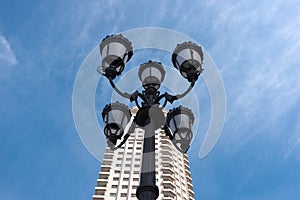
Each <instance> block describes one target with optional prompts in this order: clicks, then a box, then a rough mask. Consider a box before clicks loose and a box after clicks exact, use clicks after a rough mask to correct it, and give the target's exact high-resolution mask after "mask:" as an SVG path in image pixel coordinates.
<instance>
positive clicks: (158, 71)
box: [139, 61, 166, 89]
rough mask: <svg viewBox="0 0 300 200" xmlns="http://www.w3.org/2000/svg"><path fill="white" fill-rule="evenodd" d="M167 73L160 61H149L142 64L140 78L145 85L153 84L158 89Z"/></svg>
mask: <svg viewBox="0 0 300 200" xmlns="http://www.w3.org/2000/svg"><path fill="white" fill-rule="evenodd" d="M165 73H166V72H165V70H164V68H163V66H162V64H161V63H160V62H153V61H148V62H146V63H144V64H142V65H141V66H140V69H139V78H140V80H141V81H142V84H143V87H145V88H147V87H149V86H151V87H155V88H156V89H158V88H159V87H160V84H161V83H162V82H163V80H164V78H165Z"/></svg>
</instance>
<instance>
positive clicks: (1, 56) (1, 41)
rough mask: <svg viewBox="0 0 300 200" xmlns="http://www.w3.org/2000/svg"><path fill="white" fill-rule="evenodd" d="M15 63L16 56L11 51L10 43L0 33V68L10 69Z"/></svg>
mask: <svg viewBox="0 0 300 200" xmlns="http://www.w3.org/2000/svg"><path fill="white" fill-rule="evenodd" d="M17 63H18V61H17V58H16V55H15V53H14V52H13V51H12V49H11V46H10V43H9V42H8V41H7V40H6V38H5V37H4V36H3V35H2V33H0V66H4V67H5V66H6V67H11V66H13V65H16V64H17Z"/></svg>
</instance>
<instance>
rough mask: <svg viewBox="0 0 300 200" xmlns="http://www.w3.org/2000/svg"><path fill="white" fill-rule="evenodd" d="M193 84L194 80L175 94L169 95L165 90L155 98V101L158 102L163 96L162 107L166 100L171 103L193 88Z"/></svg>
mask: <svg viewBox="0 0 300 200" xmlns="http://www.w3.org/2000/svg"><path fill="white" fill-rule="evenodd" d="M194 85H195V81H192V82H191V84H190V86H189V87H188V88H187V89H186V90H185V91H184V92H183V93H181V94H177V95H171V94H168V93H167V92H165V93H164V94H162V95H160V96H159V97H158V98H157V99H156V101H155V103H159V101H160V100H161V99H163V98H165V102H164V104H163V107H165V106H166V104H167V102H170V103H171V104H172V103H173V102H174V101H175V100H178V99H181V98H182V97H184V96H186V95H187V94H188V93H189V92H190V91H191V90H192V89H193V87H194Z"/></svg>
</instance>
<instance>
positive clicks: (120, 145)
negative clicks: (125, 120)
mask: <svg viewBox="0 0 300 200" xmlns="http://www.w3.org/2000/svg"><path fill="white" fill-rule="evenodd" d="M133 119H134V118H133V117H132V118H131V120H130V121H129V123H131V124H130V127H129V128H128V129H127V131H126V133H125V135H124V136H123V140H122V142H121V143H120V144H118V145H117V146H114V145H113V144H112V143H110V145H108V146H109V147H110V149H111V150H113V151H114V150H116V149H119V148H121V147H122V146H123V144H125V143H126V141H127V139H128V138H129V136H130V133H132V132H133V131H134V129H135V127H136V123H135V122H134V121H133ZM125 130H126V128H125ZM107 141H108V142H110V141H109V140H107Z"/></svg>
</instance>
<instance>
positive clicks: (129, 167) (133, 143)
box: [93, 128, 194, 200]
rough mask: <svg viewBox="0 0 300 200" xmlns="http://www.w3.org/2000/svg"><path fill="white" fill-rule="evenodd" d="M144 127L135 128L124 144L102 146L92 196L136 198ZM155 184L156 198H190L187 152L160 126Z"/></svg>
mask: <svg viewBox="0 0 300 200" xmlns="http://www.w3.org/2000/svg"><path fill="white" fill-rule="evenodd" d="M143 136H144V130H143V129H141V128H136V129H135V130H134V133H132V134H131V135H130V137H129V138H128V140H127V142H126V143H125V144H124V148H120V149H117V150H114V151H113V150H110V149H109V147H107V148H106V152H105V155H104V158H103V162H102V166H101V170H100V172H99V178H98V179H97V186H96V187H95V194H94V195H93V200H136V199H137V197H136V196H135V194H136V188H137V187H138V185H139V178H140V168H141V164H142V153H143ZM155 165H156V166H155V168H156V170H155V171H156V184H157V186H158V188H159V197H158V199H159V200H174V199H176V200H193V199H194V192H193V185H192V179H191V173H190V167H189V161H188V157H187V154H182V153H180V152H179V151H178V150H177V149H176V148H175V147H174V145H173V143H172V141H170V139H169V138H168V136H166V135H165V133H164V131H163V130H157V131H156V134H155Z"/></svg>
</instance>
